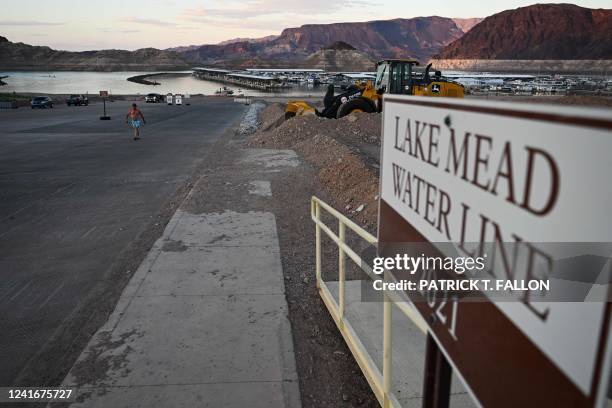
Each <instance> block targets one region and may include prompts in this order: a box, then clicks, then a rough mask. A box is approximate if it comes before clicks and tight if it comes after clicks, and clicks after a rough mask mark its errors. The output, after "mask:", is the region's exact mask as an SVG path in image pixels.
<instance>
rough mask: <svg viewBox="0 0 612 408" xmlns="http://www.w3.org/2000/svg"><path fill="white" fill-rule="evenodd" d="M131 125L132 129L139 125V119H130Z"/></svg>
mask: <svg viewBox="0 0 612 408" xmlns="http://www.w3.org/2000/svg"><path fill="white" fill-rule="evenodd" d="M132 127H133V128H134V129H138V128H139V127H140V120H138V119H136V120H132Z"/></svg>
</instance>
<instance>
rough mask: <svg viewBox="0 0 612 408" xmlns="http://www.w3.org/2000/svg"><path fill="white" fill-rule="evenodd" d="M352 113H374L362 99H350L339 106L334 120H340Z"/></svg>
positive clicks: (369, 105) (370, 106)
mask: <svg viewBox="0 0 612 408" xmlns="http://www.w3.org/2000/svg"><path fill="white" fill-rule="evenodd" d="M353 112H366V113H372V112H374V109H373V108H372V105H371V104H370V103H369V102H368V101H366V100H364V99H362V98H358V99H352V100H350V101H348V102H346V103H343V104H342V105H340V107H339V108H338V113H337V114H336V118H338V119H340V118H342V117H344V116H346V115H350V114H351V113H353Z"/></svg>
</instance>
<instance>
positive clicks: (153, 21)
mask: <svg viewBox="0 0 612 408" xmlns="http://www.w3.org/2000/svg"><path fill="white" fill-rule="evenodd" d="M121 22H123V23H136V24H146V25H152V26H157V27H176V25H177V24H176V23H171V22H169V21H162V20H156V19H154V18H140V17H128V18H124V19H122V20H121Z"/></svg>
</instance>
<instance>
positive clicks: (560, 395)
mask: <svg viewBox="0 0 612 408" xmlns="http://www.w3.org/2000/svg"><path fill="white" fill-rule="evenodd" d="M610 151H612V119H611V118H610V116H609V112H608V111H604V110H597V109H584V108H582V109H580V108H568V107H557V106H546V105H542V106H540V105H536V104H514V103H503V102H491V101H486V102H484V101H474V100H471V101H470V100H457V99H450V98H423V97H414V96H401V95H386V96H385V97H384V110H383V141H382V156H381V183H380V184H381V200H380V209H379V229H378V241H379V249H378V251H379V256H382V257H393V256H395V255H397V254H402V253H403V254H406V253H409V254H411V256H413V257H416V256H423V257H424V256H425V255H423V254H424V253H425V254H427V255H430V254H429V253H428V251H430V252H431V254H432V255H439V256H442V257H450V258H452V259H456V258H457V257H459V256H461V257H463V258H464V259H465V258H466V257H468V258H469V257H479V256H480V257H485V258H486V257H487V255H488V258H487V260H486V265H485V266H486V268H485V269H484V270H483V271H482V272H481V273H480V274H474V275H467V274H466V275H462V276H458V275H457V274H455V271H452V273H451V274H454V275H453V276H451V277H449V279H458V278H461V279H471V280H475V279H478V280H479V281H481V283H482V281H484V280H488V281H490V282H493V283H492V284H494V285H496V284H498V283H497V282H502V284H504V285H506V284H508V283H511V284H512V285H514V286H512V285H511V286H509V287H508V286H504V287H508V289H504V290H502V291H501V292H502V293H501V294H500V293H499V292H500V291H497V292H494V291H490V290H488V288H486V287H483V286H479V287H478V289H477V290H473V291H472V292H469V293H468V294H469V296H470V297H466V296H465V294H462V293H459V292H458V291H457V290H447V289H436V288H435V287H439V283H440V282H441V280H442V279H446V276H444V275H443V274H438V275H436V274H437V273H438V272H439V271H438V269H436V267H430V268H429V269H427V268H422V269H421V270H419V271H418V272H417V273H416V274H414V275H411V274H402V273H401V272H398V271H396V270H394V271H387V272H385V275H386V276H388V277H389V279H392V280H395V281H397V282H400V281H402V280H404V279H405V280H406V281H411V280H412V281H414V282H420V281H423V280H424V281H427V282H434V283H436V285H434V286H429V287H428V286H425V289H421V290H410V289H407V288H405V287H404V288H403V289H401V290H402V291H403V292H405V294H406V295H407V297H408V299H410V302H411V303H412V304H413V305H414V306H415V308H416V310H417V311H418V312H419V313H420V314H421V316H422V317H423V319H424V320H425V321H426V322H427V324H428V329H429V330H428V333H429V334H428V344H427V356H426V378H425V384H424V397H425V405H424V406H425V407H437V408H443V407H446V406H448V405H447V404H448V398H449V397H448V396H449V385H450V369H451V368H452V370H454V371H455V372H456V374H457V376H458V377H459V378H460V379H461V380H462V382H463V383H464V385H465V387H466V389H467V390H468V391H469V392H470V394H471V395H472V397H473V398H474V399H475V400H476V401H478V403H479V404H480V405H481V406H485V407H489V406H494V407H501V408H505V407H508V408H510V407H519V406H538V407H559V406H572V407H593V406H600V405H601V402H602V400H603V399H605V397H606V392H607V390H608V378H609V371H610V365H609V364H608V362H609V361H610V360H611V358H612V354H610V347H608V341H609V331H610V329H611V327H610V317H611V312H612V309H611V307H610V303H609V301H608V299H610V293H611V291H610V286H611V285H610V282H612V267H611V265H612V262H611V261H610V253H611V252H610V248H611V245H610V243H612V218H610V216H609V203H610V200H611V199H612V183H610V182H609V177H610V174H612V161H610V160H609V152H610ZM414 243H421V244H424V245H426V246H427V247H428V248H431V249H430V250H429V249H428V250H421V249H419V250H418V251H417V250H416V249H414V247H413V246H412V245H413V244H414ZM507 248H512V251H510V250H508V249H507ZM560 248H561V249H562V250H559V249H560ZM599 248H601V249H599ZM411 251H412V253H411ZM417 252H418V253H417ZM445 259H446V258H445ZM589 262H590V263H591V264H593V265H595V266H596V267H595V269H594V270H595V272H596V273H595V274H592V275H589V273H591V272H592V271H591V270H589V271H587V269H586V268H585V265H587V264H588V263H589ZM597 265H599V266H597ZM419 280H420V281H419ZM531 281H542V282H549V283H550V285H551V287H552V289H551V290H550V291H548V292H544V293H542V292H536V291H535V290H533V289H525V288H521V285H522V284H525V282H531ZM559 288H561V289H563V290H559Z"/></svg>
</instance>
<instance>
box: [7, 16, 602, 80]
mask: <svg viewBox="0 0 612 408" xmlns="http://www.w3.org/2000/svg"><path fill="white" fill-rule="evenodd" d="M338 44H346V45H347V46H348V47H347V46H344V45H342V46H338ZM379 58H416V59H419V60H420V61H421V62H426V61H428V60H430V59H431V58H434V60H436V61H444V62H445V64H446V65H444V64H442V63H441V64H440V65H442V66H445V67H447V68H449V67H453V65H452V64H453V62H452V61H460V60H461V61H466V60H472V61H497V60H581V59H582V60H612V10H609V9H589V8H584V7H579V6H575V5H571V4H535V5H532V6H527V7H521V8H518V9H514V10H506V11H503V12H501V13H497V14H494V15H492V16H490V17H487V18H485V19H480V18H472V19H453V18H446V17H438V16H430V17H416V18H408V19H403V18H397V19H393V20H377V21H367V22H357V23H334V24H307V25H303V26H301V27H295V28H286V29H284V30H283V31H282V32H281V33H280V35H272V36H267V37H263V38H235V39H232V40H227V41H224V42H222V43H219V44H204V45H189V46H182V47H174V48H170V49H166V50H158V49H154V48H145V49H140V50H136V51H124V50H101V51H83V52H70V51H57V50H53V49H51V48H49V47H41V46H32V45H27V44H23V43H12V42H10V41H8V40H7V39H6V38H4V37H0V70H100V71H115V70H156V71H166V70H177V69H186V68H190V67H192V66H196V65H200V66H202V65H210V66H222V67H229V68H246V67H253V66H259V67H281V66H283V67H304V68H313V67H317V68H319V67H321V68H326V69H329V70H370V69H372V68H373V61H374V60H376V59H379ZM449 61H451V63H449ZM527 65H529V64H527ZM461 66H467V65H465V64H464V65H461ZM509 66H510V67H512V66H513V64H512V63H510V65H509Z"/></svg>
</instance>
